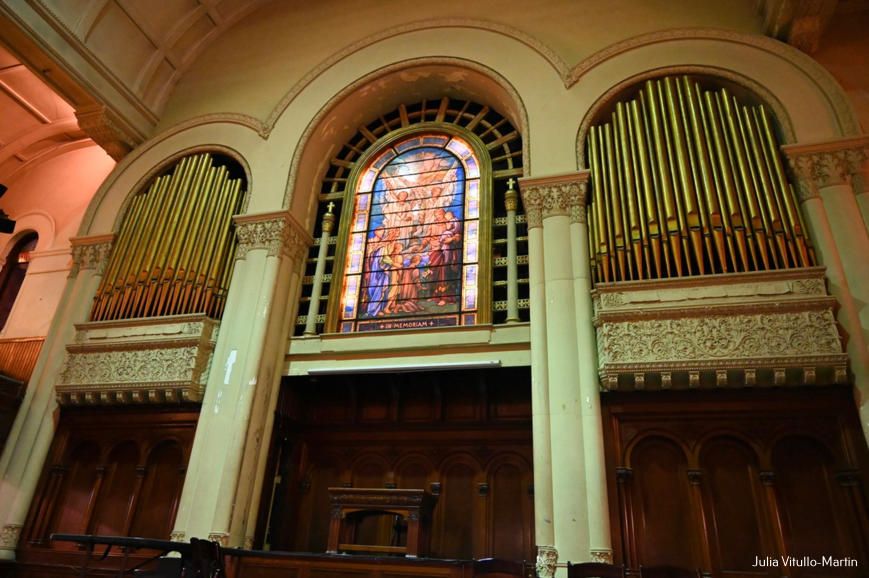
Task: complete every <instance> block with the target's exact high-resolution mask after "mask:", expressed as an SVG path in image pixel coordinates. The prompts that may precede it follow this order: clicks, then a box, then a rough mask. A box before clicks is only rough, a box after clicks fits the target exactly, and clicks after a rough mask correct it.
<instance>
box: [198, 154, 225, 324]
mask: <svg viewBox="0 0 869 578" xmlns="http://www.w3.org/2000/svg"><path fill="white" fill-rule="evenodd" d="M227 182H228V173H227V171H226V169H225V168H224V167H220V169H219V172H218V174H217V177H216V182H215V186H216V192H217V198H218V199H220V204H219V211H218V212H217V213H216V218H215V219H214V220H213V221H212V223H211V226H210V227H209V229H208V232H207V235H206V237H205V238H206V239H208V240H209V243H208V244H207V245H206V247H205V250H204V251H203V253H202V261H201V262H200V265H199V267H197V270H196V271H195V273H196V281H195V282H194V287H193V289H194V291H193V294H192V295H191V303H190V310H191V311H196V312H197V313H205V309H203V301H204V298H205V293H206V291H207V286H208V281H209V277H208V272H209V271H210V269H211V265H212V262H213V260H214V258H215V254H216V253H217V244H218V243H219V238H218V235H219V232H220V230H221V227H223V226H226V222H225V221H224V220H223V219H224V215H225V214H226V207H227V205H229V203H230V201H229V189H228V187H227Z"/></svg>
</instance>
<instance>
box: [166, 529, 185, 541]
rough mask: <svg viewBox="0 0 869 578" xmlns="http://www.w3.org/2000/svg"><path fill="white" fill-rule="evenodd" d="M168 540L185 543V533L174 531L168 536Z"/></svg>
mask: <svg viewBox="0 0 869 578" xmlns="http://www.w3.org/2000/svg"><path fill="white" fill-rule="evenodd" d="M169 539H170V540H172V541H173V542H186V541H187V532H184V531H182V530H175V531H174V532H172V533H171V534H169Z"/></svg>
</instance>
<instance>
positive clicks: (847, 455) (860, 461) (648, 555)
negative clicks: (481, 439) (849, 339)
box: [603, 387, 869, 578]
mask: <svg viewBox="0 0 869 578" xmlns="http://www.w3.org/2000/svg"><path fill="white" fill-rule="evenodd" d="M603 401H604V403H603V407H604V424H605V427H604V430H605V447H606V462H607V475H608V484H609V492H610V496H611V499H610V514H611V523H612V528H613V536H614V550H615V557H616V560H617V561H618V562H621V563H624V564H626V565H627V566H628V567H631V568H639V566H641V565H653V564H672V565H678V566H683V567H688V568H701V569H703V570H704V571H705V572H707V573H709V574H710V575H712V576H714V577H718V576H727V577H728V578H748V577H760V576H764V577H779V576H789V577H790V578H815V577H821V576H831V575H835V576H861V575H862V574H860V572H862V571H863V570H862V568H859V567H837V568H834V569H832V568H830V567H826V568H822V567H818V568H816V569H812V568H799V567H790V568H786V567H784V565H783V564H782V563H781V562H780V563H779V565H778V566H772V565H763V564H762V563H761V564H758V560H757V559H758V558H759V559H760V560H761V561H765V560H766V558H767V557H769V558H772V559H775V560H779V561H780V560H781V556H794V557H802V556H809V557H812V558H815V559H817V560H821V556H832V557H833V558H836V559H845V558H847V557H850V558H852V559H858V560H865V559H866V557H867V555H869V532H867V523H869V522H867V521H869V509H867V505H866V504H867V502H866V499H865V495H866V494H865V488H866V482H867V480H869V475H867V472H869V467H867V464H869V460H867V453H869V452H867V448H866V443H865V440H864V438H863V435H862V432H861V431H860V427H859V422H858V421H857V416H856V410H855V407H854V402H853V397H852V394H851V390H850V388H845V387H835V388H833V387H830V388H823V389H821V388H812V389H808V388H807V389H801V390H790V391H783V390H779V391H756V390H739V391H719V392H700V391H693V392H691V391H689V392H671V393H668V392H655V393H654V394H651V395H649V394H648V393H642V392H631V393H608V394H605V395H604V397H603Z"/></svg>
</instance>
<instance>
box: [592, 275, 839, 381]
mask: <svg viewBox="0 0 869 578" xmlns="http://www.w3.org/2000/svg"><path fill="white" fill-rule="evenodd" d="M701 281H702V282H701ZM593 306H594V309H595V318H594V323H595V327H596V331H597V345H598V364H599V367H598V370H599V373H600V377H601V384H602V386H603V387H604V388H605V389H615V388H617V387H619V386H620V384H621V386H624V385H625V384H630V385H632V386H633V387H634V388H646V389H648V388H655V387H660V388H661V389H667V388H670V387H673V386H674V384H677V383H678V384H680V385H682V386H685V385H687V386H688V387H700V386H704V385H706V386H715V387H725V386H728V385H739V386H749V385H755V384H757V383H758V382H759V381H760V382H762V383H764V384H770V385H785V384H814V383H819V382H820V383H830V382H834V383H842V382H845V381H846V379H847V375H846V368H847V356H846V355H845V353H843V350H842V342H841V338H840V336H839V332H838V327H837V325H836V320H835V316H834V314H833V311H834V309H835V307H836V301H835V299H834V298H833V297H831V296H829V295H828V294H827V291H826V286H825V282H824V278H823V269H822V268H820V267H815V268H811V269H801V270H791V271H781V272H778V271H774V272H765V273H742V274H732V275H719V276H715V277H714V278H709V277H706V278H704V279H701V280H700V281H698V280H696V279H694V280H684V279H672V280H657V281H638V282H630V283H619V284H616V283H610V284H605V285H604V284H599V285H598V286H597V287H596V289H595V291H594V294H593ZM758 370H760V379H759V378H758ZM819 376H822V377H823V379H819Z"/></svg>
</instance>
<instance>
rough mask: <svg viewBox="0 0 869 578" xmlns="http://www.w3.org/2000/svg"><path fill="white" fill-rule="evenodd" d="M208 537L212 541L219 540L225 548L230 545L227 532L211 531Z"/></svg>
mask: <svg viewBox="0 0 869 578" xmlns="http://www.w3.org/2000/svg"><path fill="white" fill-rule="evenodd" d="M208 539H209V540H210V541H212V542H217V543H218V544H220V545H221V546H223V547H224V548H226V547H228V546H229V534H227V533H226V532H211V533H210V534H208Z"/></svg>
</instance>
